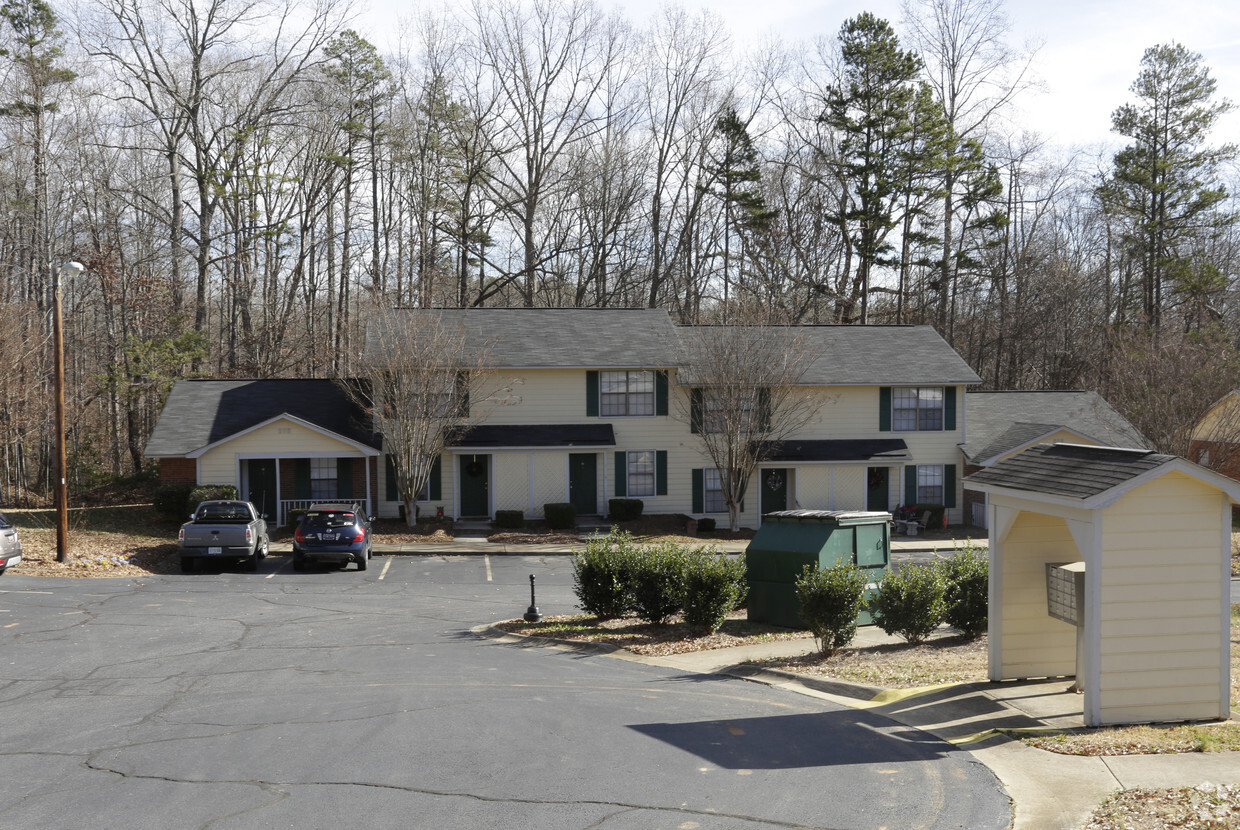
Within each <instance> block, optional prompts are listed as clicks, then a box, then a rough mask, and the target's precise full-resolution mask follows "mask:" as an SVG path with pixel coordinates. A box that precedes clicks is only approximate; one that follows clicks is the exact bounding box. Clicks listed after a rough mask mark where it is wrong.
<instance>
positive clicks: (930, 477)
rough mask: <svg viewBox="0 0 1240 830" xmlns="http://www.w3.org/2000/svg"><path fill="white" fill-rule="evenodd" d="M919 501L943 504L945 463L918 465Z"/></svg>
mask: <svg viewBox="0 0 1240 830" xmlns="http://www.w3.org/2000/svg"><path fill="white" fill-rule="evenodd" d="M917 501H918V502H919V503H921V504H943V465H941V464H922V465H918V467H917Z"/></svg>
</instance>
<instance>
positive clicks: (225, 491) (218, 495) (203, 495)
mask: <svg viewBox="0 0 1240 830" xmlns="http://www.w3.org/2000/svg"><path fill="white" fill-rule="evenodd" d="M235 498H237V488H236V487H233V486H232V485H231V484H204V485H202V486H201V487H195V488H194V489H193V490H190V491H189V509H190V510H193V509H194V508H195V507H197V506H198V505H199V504H201V503H202V502H204V501H218V500H220V499H235Z"/></svg>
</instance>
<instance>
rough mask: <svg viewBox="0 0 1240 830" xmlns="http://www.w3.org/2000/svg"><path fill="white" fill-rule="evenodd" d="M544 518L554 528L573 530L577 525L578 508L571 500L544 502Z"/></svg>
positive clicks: (548, 525)
mask: <svg viewBox="0 0 1240 830" xmlns="http://www.w3.org/2000/svg"><path fill="white" fill-rule="evenodd" d="M543 518H545V519H546V520H547V527H549V528H551V529H552V530H571V529H572V528H574V527H576V526H577V508H576V507H575V506H574V505H573V504H571V503H569V502H552V503H551V504H544V505H543Z"/></svg>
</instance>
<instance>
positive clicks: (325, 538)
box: [319, 533, 336, 542]
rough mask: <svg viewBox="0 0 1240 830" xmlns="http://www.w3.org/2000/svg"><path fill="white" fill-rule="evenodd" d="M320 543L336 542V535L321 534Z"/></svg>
mask: <svg viewBox="0 0 1240 830" xmlns="http://www.w3.org/2000/svg"><path fill="white" fill-rule="evenodd" d="M319 541H321V542H334V541H336V534H335V533H320V534H319Z"/></svg>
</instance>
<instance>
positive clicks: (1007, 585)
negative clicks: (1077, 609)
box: [994, 511, 1082, 680]
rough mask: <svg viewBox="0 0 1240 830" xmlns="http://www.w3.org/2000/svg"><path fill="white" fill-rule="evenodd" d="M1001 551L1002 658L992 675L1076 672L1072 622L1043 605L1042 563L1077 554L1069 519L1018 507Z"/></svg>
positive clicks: (1070, 558)
mask: <svg viewBox="0 0 1240 830" xmlns="http://www.w3.org/2000/svg"><path fill="white" fill-rule="evenodd" d="M1001 551H1002V557H1003V566H1002V585H1001V586H1000V589H999V590H1000V591H1001V592H1002V594H1001V607H1002V609H1003V633H1002V643H1001V649H1002V662H1001V664H1000V666H999V667H998V669H999V677H998V678H994V679H1004V680H1008V679H1012V678H1021V677H1058V676H1067V675H1074V674H1076V628H1075V626H1072V625H1069V624H1067V623H1065V622H1061V621H1059V620H1056V619H1054V618H1053V617H1051V616H1050V615H1049V614H1047V610H1046V563H1048V562H1078V561H1080V560H1081V558H1082V557H1081V554H1080V552H1079V551H1078V549H1077V546H1076V542H1075V541H1073V538H1072V533H1071V531H1069V530H1068V523H1067V522H1066V521H1064V519H1062V518H1060V517H1058V516H1048V515H1045V514H1042V513H1031V512H1029V511H1022V512H1021V514H1020V515H1019V516H1018V517H1017V518H1016V520H1015V522H1013V524H1012V527H1011V530H1010V531H1009V532H1008V534H1007V537H1006V540H1005V541H1003V542H1002V543H1001Z"/></svg>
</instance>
